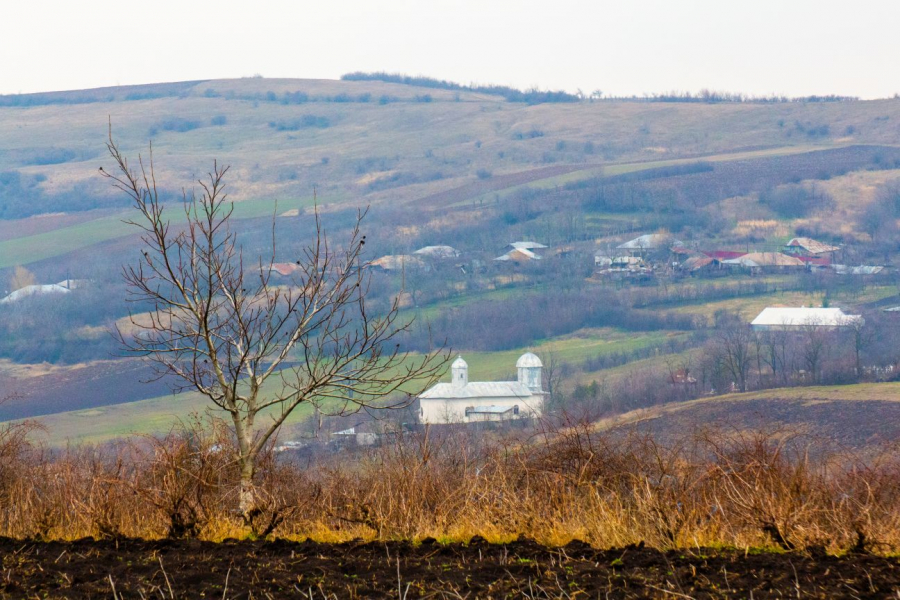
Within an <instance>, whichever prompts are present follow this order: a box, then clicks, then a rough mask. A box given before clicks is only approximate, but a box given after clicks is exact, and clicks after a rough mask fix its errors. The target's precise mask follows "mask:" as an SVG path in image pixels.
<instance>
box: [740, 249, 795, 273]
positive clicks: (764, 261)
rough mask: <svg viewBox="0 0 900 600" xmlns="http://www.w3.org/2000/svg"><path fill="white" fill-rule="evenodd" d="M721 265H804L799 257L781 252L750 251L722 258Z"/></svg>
mask: <svg viewBox="0 0 900 600" xmlns="http://www.w3.org/2000/svg"><path fill="white" fill-rule="evenodd" d="M722 264H723V265H737V266H741V267H748V268H751V269H758V268H765V267H803V266H805V265H806V263H804V262H803V261H802V260H800V259H799V258H796V257H793V256H788V255H787V254H782V253H781V252H751V253H750V254H745V255H743V256H741V257H739V258H732V259H729V260H723V261H722Z"/></svg>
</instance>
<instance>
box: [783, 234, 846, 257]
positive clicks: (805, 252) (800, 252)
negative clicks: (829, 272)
mask: <svg viewBox="0 0 900 600" xmlns="http://www.w3.org/2000/svg"><path fill="white" fill-rule="evenodd" d="M840 249H841V248H840V246H832V245H831V244H826V243H825V242H820V241H818V240H814V239H812V238H808V237H795V238H793V239H791V240H790V241H788V243H787V244H785V245H784V251H785V252H786V253H787V254H791V255H793V256H797V257H798V258H799V257H805V258H818V259H828V260H829V261H832V260H834V254H835V252H837V251H839V250H840Z"/></svg>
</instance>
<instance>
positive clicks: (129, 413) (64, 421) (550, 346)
mask: <svg viewBox="0 0 900 600" xmlns="http://www.w3.org/2000/svg"><path fill="white" fill-rule="evenodd" d="M673 335H674V336H679V335H685V334H683V333H677V332H666V331H654V332H646V333H634V332H626V331H621V330H616V329H611V328H603V329H586V330H581V331H578V332H576V333H573V334H570V335H567V336H563V337H560V338H556V339H553V340H546V341H542V342H539V343H537V344H535V345H533V346H530V347H527V348H517V349H514V350H506V351H501V352H468V351H462V352H461V353H460V354H462V355H463V356H464V358H465V359H466V361H467V362H468V363H469V373H470V378H471V379H472V380H473V381H477V380H503V379H507V378H510V379H511V378H515V373H516V370H515V364H516V360H517V359H518V358H519V356H521V355H522V354H523V353H524V352H527V351H532V352H536V353H538V354H540V355H542V356H544V358H545V359H547V358H548V357H549V356H551V355H552V356H553V357H554V359H555V360H557V361H559V362H572V363H578V362H580V361H583V360H584V359H586V358H589V357H595V356H601V355H604V354H610V353H614V352H629V351H632V350H635V349H638V348H645V347H650V346H656V345H660V344H662V343H664V342H665V341H666V339H668V338H669V337H670V336H673ZM278 385H280V382H278V381H273V382H271V383H270V384H269V385H268V386H267V388H266V389H264V393H265V392H266V390H268V392H269V393H271V392H272V391H274V388H275V386H278ZM210 406H212V405H208V404H207V403H206V402H205V401H204V399H203V398H202V397H201V396H200V395H199V394H196V393H182V394H178V395H172V394H169V395H165V396H159V397H156V398H150V399H147V400H140V401H138V402H128V403H123V404H113V405H109V406H103V407H97V408H90V409H85V410H78V411H70V412H63V413H57V414H53V415H46V416H43V417H39V418H38V421H39V422H40V423H41V424H42V425H43V426H44V427H45V428H46V439H47V441H48V443H50V444H51V445H53V446H59V445H64V444H67V443H83V442H92V443H96V442H103V441H108V440H111V439H115V438H119V437H123V436H128V435H134V434H160V433H165V432H166V431H168V430H170V429H171V428H172V427H173V426H174V425H175V424H176V423H177V422H178V420H179V419H181V420H184V419H187V418H188V417H189V416H190V415H191V414H192V413H201V414H203V413H205V411H206V410H208V409H209V408H210ZM212 408H215V407H214V406H212ZM329 408H332V409H333V408H337V404H336V403H335V402H331V403H330V404H327V405H325V407H324V409H323V410H325V411H327V410H328V409H329ZM312 410H313V409H312V406H310V405H302V406H300V407H298V408H297V409H296V410H295V411H294V412H293V413H292V414H291V415H290V417H289V418H288V419H287V421H286V425H287V426H291V425H296V424H298V423H300V422H302V421H303V420H304V419H306V418H307V417H309V415H310V414H311V413H312ZM263 419H265V417H263Z"/></svg>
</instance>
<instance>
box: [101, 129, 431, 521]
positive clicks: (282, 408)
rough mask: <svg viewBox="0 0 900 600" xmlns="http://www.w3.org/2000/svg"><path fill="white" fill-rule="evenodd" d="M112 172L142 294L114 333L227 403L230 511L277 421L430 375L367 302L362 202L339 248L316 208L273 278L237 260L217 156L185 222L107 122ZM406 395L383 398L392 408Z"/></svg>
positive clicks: (248, 503)
mask: <svg viewBox="0 0 900 600" xmlns="http://www.w3.org/2000/svg"><path fill="white" fill-rule="evenodd" d="M107 147H108V150H109V153H110V156H111V157H112V159H113V161H114V163H115V167H116V170H115V172H114V173H110V172H107V171H103V169H102V167H101V173H102V174H103V176H104V177H107V178H108V179H110V180H111V182H112V184H113V185H114V187H116V188H117V189H119V190H120V191H122V192H123V193H125V194H126V195H127V196H128V197H129V198H130V199H131V201H132V203H133V206H134V209H135V210H136V212H137V213H138V214H137V216H136V217H135V219H134V220H133V221H130V223H131V224H132V225H134V226H136V227H138V228H140V230H141V231H142V232H143V234H142V242H143V247H142V256H141V259H140V261H139V263H138V264H137V265H131V266H127V267H125V268H124V278H125V281H126V283H127V284H128V289H129V300H131V301H135V302H139V303H144V304H149V305H150V306H151V307H152V309H151V310H150V312H149V314H148V315H146V316H143V317H136V316H132V318H131V326H132V328H133V331H132V332H130V333H126V332H121V331H120V332H119V338H120V340H121V342H122V343H123V344H124V346H125V348H126V350H127V351H129V352H130V353H133V354H135V355H138V356H143V357H145V358H146V359H148V360H150V361H151V362H152V363H153V364H154V366H155V368H156V369H157V372H158V373H159V374H160V376H165V375H169V376H174V378H175V379H176V380H177V381H178V384H177V387H178V388H179V389H181V390H194V391H196V392H199V393H200V394H202V395H203V396H205V397H206V398H207V399H208V400H209V401H210V402H211V403H212V404H213V405H214V406H215V407H217V408H218V409H220V410H222V411H224V412H225V413H226V415H227V417H226V418H227V420H228V421H229V422H230V424H231V426H232V428H233V431H234V434H235V438H236V447H237V449H236V460H237V462H238V465H239V467H240V477H241V481H240V484H241V485H240V500H239V505H240V512H241V514H242V516H243V518H244V520H245V521H246V522H248V523H250V524H252V521H253V519H254V517H255V516H256V515H257V514H259V510H260V509H259V508H258V506H257V495H256V493H255V491H254V474H255V471H256V465H257V459H258V458H259V456H260V454H261V452H262V451H263V449H264V448H265V446H266V444H267V442H268V441H269V440H270V439H272V438H273V436H274V435H275V434H276V432H277V431H278V429H279V428H280V427H281V426H282V424H283V423H284V422H285V419H287V417H288V416H289V415H290V414H291V413H292V412H293V411H294V410H295V409H296V408H297V407H299V406H301V405H304V404H311V405H314V406H316V407H319V408H320V409H325V410H330V411H332V412H340V413H342V412H353V411H356V410H360V409H361V408H363V407H370V406H378V407H381V408H383V407H385V405H387V404H391V402H389V397H390V396H392V395H394V394H396V393H398V392H416V391H418V390H419V388H420V387H423V386H425V385H428V384H429V383H430V382H431V381H432V380H433V379H434V378H435V377H436V376H437V375H439V374H440V372H441V371H442V368H443V366H444V364H445V363H446V360H447V355H446V353H442V352H441V351H437V352H432V353H428V354H424V355H419V356H412V355H410V354H408V353H406V352H404V351H402V350H401V348H400V344H399V343H398V339H399V334H400V333H401V332H404V331H406V330H407V329H408V328H409V326H410V323H409V322H401V321H400V320H399V317H398V304H397V302H396V301H395V302H394V303H393V305H392V306H391V308H390V310H389V311H388V312H387V313H386V314H384V315H381V316H376V315H373V314H371V313H370V312H369V309H368V308H367V305H366V293H367V290H368V286H369V282H370V278H369V270H368V265H367V263H366V262H364V260H363V258H362V254H363V249H364V245H365V243H366V240H365V238H366V236H365V235H363V234H362V232H361V228H360V227H361V222H362V219H363V217H364V216H365V213H364V212H360V213H359V214H358V215H357V222H356V225H355V227H354V228H353V230H352V233H351V234H350V236H349V239H348V240H347V241H346V243H345V244H343V245H340V246H339V245H335V244H332V243H331V242H330V240H329V239H328V238H327V236H326V234H325V231H324V230H323V226H322V223H321V221H320V218H319V214H318V211H316V212H315V213H314V217H313V218H314V219H315V232H314V234H313V236H312V238H311V240H310V243H309V245H308V246H306V247H305V249H304V251H303V252H302V255H301V256H299V257H297V258H296V261H295V265H296V272H295V273H294V280H293V282H292V284H291V285H290V286H280V285H275V284H274V282H273V281H271V280H270V273H271V267H272V265H273V264H274V262H275V231H274V222H273V231H272V247H271V254H270V256H268V257H267V258H263V259H256V258H254V259H253V263H252V264H251V263H250V262H249V261H248V262H246V263H245V257H244V256H243V252H242V248H241V247H240V246H239V245H238V242H237V238H236V234H235V233H234V232H233V231H232V230H231V229H230V226H229V225H230V220H231V216H232V213H233V205H232V204H231V203H230V202H228V201H227V199H226V194H225V192H224V187H225V176H226V174H227V172H228V167H222V166H220V165H219V164H218V163H214V166H213V170H212V171H211V172H210V173H209V174H208V178H207V179H204V180H200V181H199V185H200V188H201V190H202V191H201V193H200V194H199V196H198V195H196V194H195V193H193V192H190V193H188V192H185V193H184V198H183V200H184V207H183V211H184V215H183V216H184V220H185V225H184V226H183V227H181V226H179V227H177V228H176V227H174V226H172V224H171V223H170V221H169V220H168V218H167V213H166V211H167V207H164V206H163V204H162V203H161V201H160V196H159V193H158V191H157V181H156V177H155V174H154V168H153V156H152V147H151V154H150V156H149V161H148V162H146V163H145V162H144V160H143V159H142V158H141V157H140V156H139V157H138V167H137V168H136V169H133V168H132V167H131V166H129V163H128V160H127V159H126V157H125V156H123V155H122V153H121V152H120V150H119V147H118V146H117V145H116V143H115V141H114V140H113V137H112V131H111V130H110V136H109V142H108V144H107ZM406 402H407V401H401V402H394V403H393V405H394V406H396V405H402V404H404V403H406Z"/></svg>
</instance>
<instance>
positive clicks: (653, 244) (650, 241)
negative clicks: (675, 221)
mask: <svg viewBox="0 0 900 600" xmlns="http://www.w3.org/2000/svg"><path fill="white" fill-rule="evenodd" d="M683 245H684V244H682V243H681V242H680V241H679V240H676V239H675V238H673V237H672V236H671V235H669V234H667V233H647V234H644V235H642V236H639V237H636V238H634V239H633V240H629V241H627V242H625V243H624V244H619V245H618V246H616V248H617V249H619V250H660V249H668V248H671V247H672V246H683Z"/></svg>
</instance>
